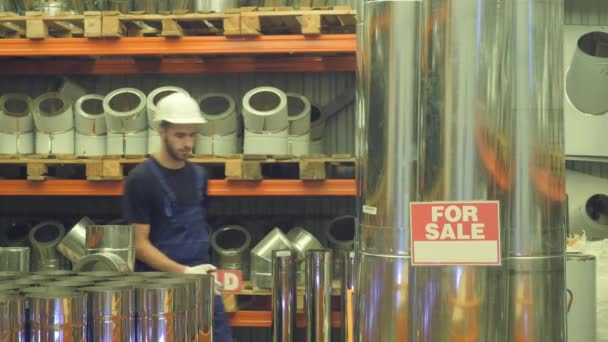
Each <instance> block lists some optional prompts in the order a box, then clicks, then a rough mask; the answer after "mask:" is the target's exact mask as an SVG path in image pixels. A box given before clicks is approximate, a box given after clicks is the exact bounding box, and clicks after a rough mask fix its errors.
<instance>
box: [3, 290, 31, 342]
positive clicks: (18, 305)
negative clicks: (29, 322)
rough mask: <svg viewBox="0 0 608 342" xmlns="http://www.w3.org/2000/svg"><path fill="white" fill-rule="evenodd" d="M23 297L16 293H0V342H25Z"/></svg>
mask: <svg viewBox="0 0 608 342" xmlns="http://www.w3.org/2000/svg"><path fill="white" fill-rule="evenodd" d="M25 324H26V317H25V303H24V299H23V297H21V296H20V295H19V294H18V293H16V292H0V341H7V342H26V341H27V339H26V329H25Z"/></svg>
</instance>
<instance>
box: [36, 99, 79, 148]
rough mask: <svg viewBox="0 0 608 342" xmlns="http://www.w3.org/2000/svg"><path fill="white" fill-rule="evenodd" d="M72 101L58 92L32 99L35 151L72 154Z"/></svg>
mask: <svg viewBox="0 0 608 342" xmlns="http://www.w3.org/2000/svg"><path fill="white" fill-rule="evenodd" d="M72 107H73V106H72V101H71V100H70V99H68V98H66V97H64V96H62V95H61V94H59V93H54V92H51V93H46V94H42V95H40V96H38V97H37V98H36V99H35V100H34V105H33V112H34V122H35V124H36V149H35V150H36V153H38V154H74V112H73V110H72Z"/></svg>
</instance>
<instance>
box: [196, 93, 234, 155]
mask: <svg viewBox="0 0 608 342" xmlns="http://www.w3.org/2000/svg"><path fill="white" fill-rule="evenodd" d="M198 103H199V105H200V108H201V114H202V115H203V117H204V118H205V119H206V120H207V123H206V124H204V125H203V126H202V127H201V130H200V131H199V134H198V138H197V140H196V147H195V152H196V153H197V154H207V155H218V156H224V155H229V154H235V153H238V152H239V146H238V128H239V126H238V118H237V117H238V115H237V110H236V103H235V102H234V99H233V98H232V97H231V96H230V95H228V94H224V93H209V94H206V95H204V96H202V97H201V98H200V99H199V100H198Z"/></svg>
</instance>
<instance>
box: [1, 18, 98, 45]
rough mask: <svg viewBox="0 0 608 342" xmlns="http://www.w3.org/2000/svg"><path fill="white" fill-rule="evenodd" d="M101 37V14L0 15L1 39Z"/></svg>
mask: <svg viewBox="0 0 608 342" xmlns="http://www.w3.org/2000/svg"><path fill="white" fill-rule="evenodd" d="M99 36H101V12H85V14H83V15H76V14H68V13H66V14H59V15H54V16H48V15H43V14H42V13H40V12H27V13H26V15H24V16H19V15H16V14H14V13H2V14H0V37H3V38H24V37H25V38H30V39H43V38H52V37H55V38H71V37H99Z"/></svg>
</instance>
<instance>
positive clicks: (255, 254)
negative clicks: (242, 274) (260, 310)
mask: <svg viewBox="0 0 608 342" xmlns="http://www.w3.org/2000/svg"><path fill="white" fill-rule="evenodd" d="M275 250H293V246H292V245H291V241H289V239H288V238H287V236H286V235H285V234H283V232H282V231H281V229H279V228H276V227H275V228H274V229H273V230H272V231H270V233H268V235H266V236H265V237H264V238H263V239H262V241H260V242H259V243H258V244H257V245H256V246H255V247H254V248H253V249H252V250H251V280H252V283H253V286H254V287H257V288H265V289H269V288H271V287H272V252H273V251H275Z"/></svg>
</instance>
